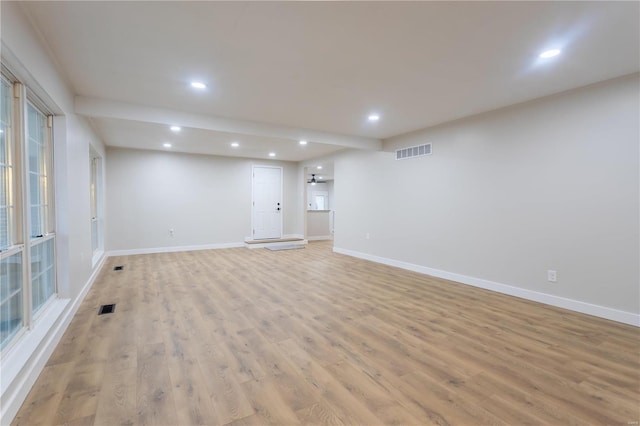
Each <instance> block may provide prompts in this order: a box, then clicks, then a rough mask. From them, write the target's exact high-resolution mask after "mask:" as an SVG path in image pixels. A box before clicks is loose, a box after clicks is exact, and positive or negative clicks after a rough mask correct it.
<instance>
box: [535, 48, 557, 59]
mask: <svg viewBox="0 0 640 426" xmlns="http://www.w3.org/2000/svg"><path fill="white" fill-rule="evenodd" d="M560 52H561V51H560V49H550V50H545V51H544V52H542V53H541V54H540V57H541V58H542V59H548V58H553V57H554V56H558V55H559V54H560Z"/></svg>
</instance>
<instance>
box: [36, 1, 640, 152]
mask: <svg viewBox="0 0 640 426" xmlns="http://www.w3.org/2000/svg"><path fill="white" fill-rule="evenodd" d="M23 4H24V9H25V11H26V12H27V14H28V15H29V16H30V18H31V20H32V22H33V23H34V25H35V26H36V27H37V28H38V31H39V33H40V35H41V37H42V39H43V41H44V42H45V43H46V44H47V45H48V47H49V49H50V50H51V52H52V54H53V56H54V57H55V58H56V61H57V62H58V65H59V67H60V69H61V70H62V72H63V73H64V74H65V76H66V77H67V78H68V80H69V82H70V84H71V86H72V88H73V90H74V91H75V92H76V94H77V95H79V96H81V99H82V100H83V102H80V103H82V104H91V105H93V106H94V107H93V108H80V109H79V111H78V112H79V113H81V114H85V115H88V116H91V117H93V122H94V123H95V127H96V129H97V131H98V132H99V134H100V135H101V136H102V137H103V138H104V141H105V142H106V144H107V145H114V146H129V147H136V148H145V149H163V148H162V143H163V141H164V140H165V139H170V138H171V137H172V134H171V133H170V132H169V130H168V128H167V127H166V125H168V124H182V125H183V126H187V127H190V128H189V129H187V130H188V131H185V132H184V133H183V134H181V135H180V139H175V140H176V144H175V148H172V149H175V150H177V151H178V150H179V151H185V152H202V153H208V154H221V155H240V156H245V155H247V156H255V157H258V158H266V154H267V152H268V151H269V150H271V149H274V150H278V153H277V154H278V157H277V159H280V160H292V161H301V160H307V159H310V158H314V157H315V156H318V155H326V154H327V153H330V152H331V151H332V150H337V149H342V148H344V147H358V148H369V149H379V148H380V141H379V140H380V139H384V138H388V137H391V136H395V135H398V134H402V133H406V132H410V131H413V130H417V129H420V128H424V127H428V126H432V125H435V124H438V123H443V122H447V121H451V120H454V119H457V118H461V117H465V116H469V115H473V114H477V113H480V112H484V111H488V110H492V109H496V108H500V107H504V106H507V105H511V104H514V103H519V102H523V101H526V100H530V99H534V98H538V97H541V96H545V95H549V94H553V93H557V92H561V91H565V90H568V89H572V88H575V87H579V86H583V85H587V84H590V83H594V82H597V81H602V80H606V79H609V78H613V77H617V76H621V75H625V74H630V73H633V72H637V71H638V70H639V69H640V65H639V64H640V36H639V32H640V25H639V14H640V8H639V3H638V2H240V1H238V2H184V1H176V2H173V1H162V2H137V1H131V2H101V1H80V2H76V1H61V2H57V1H56V2H23ZM552 47H558V48H561V49H562V51H563V53H562V54H561V55H560V56H559V57H556V58H553V59H550V60H545V61H542V60H540V59H539V58H538V54H539V53H540V52H541V51H542V50H544V49H547V48H552ZM192 79H198V80H201V81H204V82H205V83H207V85H208V88H207V89H206V90H205V91H202V92H197V91H195V90H194V89H192V88H191V87H190V86H189V82H190V81H191V80H192ZM84 101H86V102H84ZM130 107H131V108H133V107H135V108H134V110H135V111H136V113H135V114H132V115H127V114H129V112H130V111H132V109H131V108H130ZM158 111H160V113H158ZM371 112H377V113H379V114H380V115H381V119H380V121H379V122H377V123H369V122H368V121H367V120H366V118H367V116H368V114H369V113H371ZM172 113H175V116H176V118H175V119H174V118H172V116H171V114H172ZM158 117H161V118H158ZM178 118H179V119H178ZM163 126H164V127H165V129H164V132H163ZM298 138H308V139H309V141H310V144H309V145H307V146H306V147H305V148H306V149H301V147H300V146H299V145H298V144H297V140H296V139H298ZM241 139H242V140H245V141H246V142H245V143H246V145H245V147H246V149H243V150H231V149H230V148H229V146H228V144H229V142H231V141H232V140H241ZM178 141H179V142H178ZM318 142H319V143H321V144H322V145H318V146H316V143H318ZM271 147H274V148H271Z"/></svg>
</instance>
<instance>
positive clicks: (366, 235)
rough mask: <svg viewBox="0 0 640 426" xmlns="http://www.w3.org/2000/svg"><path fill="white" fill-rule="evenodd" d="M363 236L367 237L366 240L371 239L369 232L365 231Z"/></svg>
mask: <svg viewBox="0 0 640 426" xmlns="http://www.w3.org/2000/svg"><path fill="white" fill-rule="evenodd" d="M364 238H365V239H367V240H368V239H371V234H369V233H368V232H367V233H366V234H365V235H364Z"/></svg>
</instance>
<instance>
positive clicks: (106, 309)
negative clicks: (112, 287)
mask: <svg viewBox="0 0 640 426" xmlns="http://www.w3.org/2000/svg"><path fill="white" fill-rule="evenodd" d="M115 310H116V304H115V303H112V304H111V305H102V306H100V310H99V311H98V315H104V314H112V313H113V311H115Z"/></svg>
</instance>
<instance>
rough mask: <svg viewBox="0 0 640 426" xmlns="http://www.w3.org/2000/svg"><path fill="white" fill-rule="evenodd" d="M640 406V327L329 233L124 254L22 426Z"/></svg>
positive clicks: (572, 418) (381, 418) (587, 419)
mask: <svg viewBox="0 0 640 426" xmlns="http://www.w3.org/2000/svg"><path fill="white" fill-rule="evenodd" d="M115 265H123V266H124V270H123V271H114V270H113V267H114V266H115ZM109 303H116V309H115V312H114V313H113V314H108V315H102V316H98V315H97V312H98V308H99V306H100V305H102V304H109ZM639 407H640V330H639V329H637V328H635V327H631V326H626V325H622V324H618V323H615V322H611V321H607V320H602V319H598V318H594V317H589V316H586V315H581V314H577V313H572V312H569V311H565V310H561V309H556V308H552V307H549V306H545V305H541V304H537V303H533V302H527V301H523V300H520V299H516V298H513V297H509V296H504V295H500V294H496V293H492V292H489V291H484V290H480V289H476V288H472V287H469V286H465V285H461V284H456V283H452V282H449V281H445V280H441V279H436V278H432V277H428V276H424V275H420V274H417V273H413V272H409V271H404V270H400V269H396V268H391V267H387V266H383V265H378V264H374V263H370V262H366V261H363V260H358V259H354V258H351V257H347V256H343V255H339V254H334V253H333V252H332V251H331V242H315V243H310V244H309V245H308V248H307V249H305V250H288V251H277V252H273V251H269V250H266V249H257V250H248V249H244V248H238V249H227V250H210V251H195V252H184V253H166V254H153V255H137V256H124V257H116V258H110V259H108V260H107V262H106V264H105V267H104V269H103V271H102V272H101V274H100V276H99V277H98V279H97V281H96V282H95V284H94V286H93V288H92V289H91V291H90V293H89V294H88V296H87V298H86V299H85V300H84V302H83V303H82V305H81V307H80V309H79V311H78V313H77V315H76V316H75V318H74V319H73V321H72V323H71V325H70V327H69V329H68V330H67V331H66V333H65V335H64V337H63V339H62V341H61V343H60V344H59V346H58V347H57V348H56V350H55V352H54V354H53V355H52V357H51V359H50V360H49V361H48V363H47V365H46V367H45V369H44V371H43V372H42V374H41V375H40V377H39V378H38V381H37V382H36V384H35V386H34V388H33V389H32V391H31V392H30V394H29V396H28V397H27V400H26V401H25V403H24V404H23V406H22V408H21V409H20V412H19V413H18V415H17V416H16V418H15V419H14V423H13V424H15V425H50V424H69V425H92V424H95V425H134V424H136V425H137V424H140V425H147V424H148V425H201V424H202V425H204V424H206V425H234V426H240V425H262V424H276V425H294V424H346V425H355V424H365V425H383V424H384V425H396V424H403V425H423V424H438V425H447V424H451V425H475V424H509V425H521V424H554V425H556V424H562V425H565V424H620V425H633V424H636V425H637V424H638V421H639V420H640V408H639Z"/></svg>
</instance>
